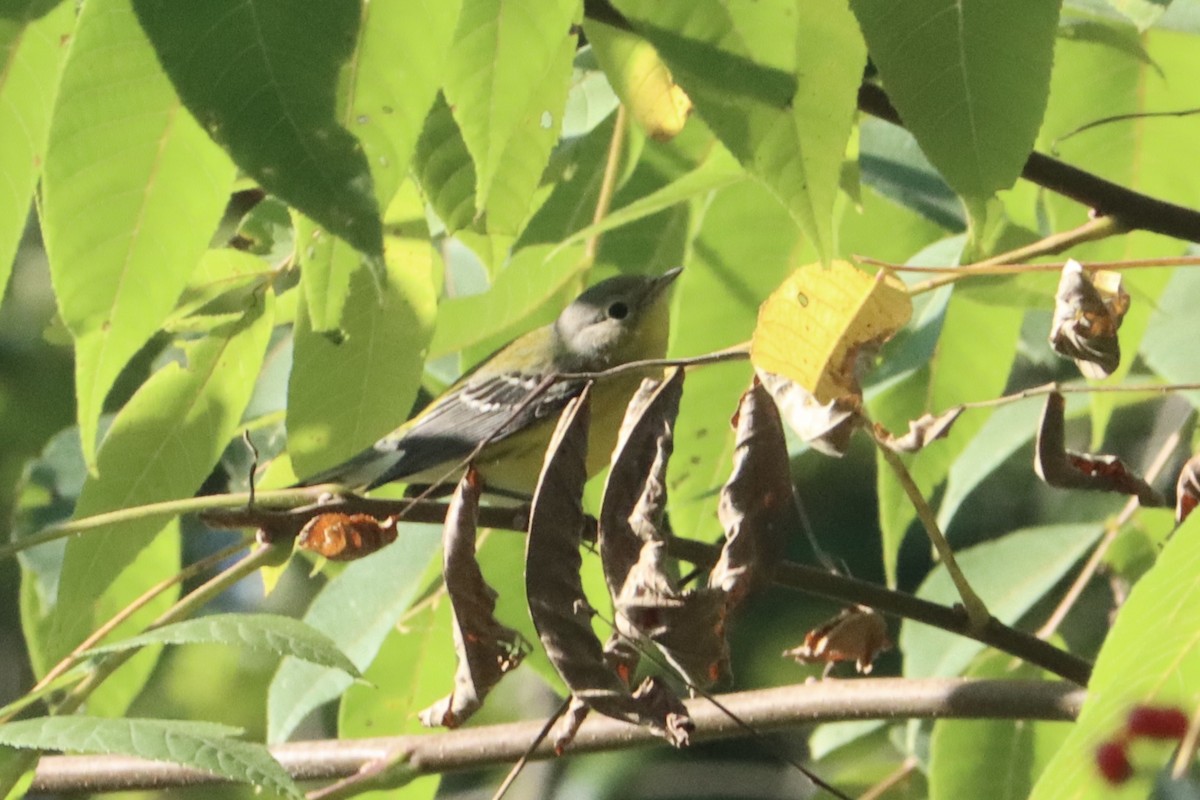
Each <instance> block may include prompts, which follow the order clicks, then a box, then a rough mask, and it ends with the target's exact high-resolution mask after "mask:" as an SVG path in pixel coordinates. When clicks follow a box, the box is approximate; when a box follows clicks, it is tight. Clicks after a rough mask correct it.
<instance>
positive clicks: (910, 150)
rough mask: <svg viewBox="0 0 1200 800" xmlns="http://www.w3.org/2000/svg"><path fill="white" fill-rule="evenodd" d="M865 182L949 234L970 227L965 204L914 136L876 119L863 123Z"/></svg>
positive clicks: (861, 152)
mask: <svg viewBox="0 0 1200 800" xmlns="http://www.w3.org/2000/svg"><path fill="white" fill-rule="evenodd" d="M859 130H860V131H861V132H862V140H861V144H860V147H859V152H858V163H859V166H860V168H861V169H862V181H863V183H865V184H867V185H868V186H871V187H873V188H874V189H875V190H876V191H878V192H879V193H880V194H882V195H884V196H885V197H890V198H892V199H893V200H895V201H896V202H897V203H900V204H901V205H903V206H905V207H907V208H911V209H912V210H913V211H916V212H917V213H918V214H921V215H922V216H924V217H925V218H927V219H929V220H932V221H933V222H936V223H937V224H938V225H941V226H942V227H943V228H945V229H946V230H948V231H955V232H957V231H961V230H964V229H965V228H966V226H967V221H966V218H965V217H964V216H963V214H964V212H963V207H962V201H960V200H959V199H958V196H957V195H956V194H954V190H953V189H951V188H950V187H949V186H947V185H946V181H945V180H943V179H942V176H941V175H939V174H938V172H937V170H935V169H934V168H933V165H932V164H930V163H929V159H927V158H926V157H925V154H924V153H922V152H921V148H920V147H919V146H918V145H917V140H916V139H914V138H913V135H912V134H911V133H909V132H908V131H906V130H904V128H901V127H900V126H898V125H892V124H891V123H890V122H884V121H883V120H881V119H876V118H875V117H865V118H864V119H863V120H862V121H861V122H860V123H859Z"/></svg>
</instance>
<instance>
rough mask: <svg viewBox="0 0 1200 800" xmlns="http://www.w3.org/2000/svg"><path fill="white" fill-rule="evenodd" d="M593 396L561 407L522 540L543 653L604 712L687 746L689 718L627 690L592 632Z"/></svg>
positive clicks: (584, 698)
mask: <svg viewBox="0 0 1200 800" xmlns="http://www.w3.org/2000/svg"><path fill="white" fill-rule="evenodd" d="M589 398H590V389H585V390H584V392H583V393H582V394H580V396H579V397H578V398H576V399H574V400H572V401H570V402H569V403H568V404H567V406H566V408H565V409H564V410H563V412H562V415H561V416H560V418H559V421H558V426H557V428H556V429H555V431H554V436H553V437H552V438H551V441H550V447H549V449H548V450H547V452H546V458H545V461H544V462H543V464H542V473H541V476H540V477H539V479H538V486H537V490H536V491H535V492H534V496H533V506H532V508H531V509H530V519H529V535H528V536H527V538H526V544H525V589H526V595H527V597H528V600H529V614H530V617H531V618H532V619H533V625H534V627H535V628H536V629H537V632H538V638H539V639H541V642H542V645H543V647H545V648H546V655H547V656H549V658H550V662H551V663H552V664H553V665H554V668H555V670H557V671H558V674H559V675H560V676H561V677H562V679H563V682H564V683H566V685H567V688H569V689H570V690H571V693H572V695H574V696H575V697H576V698H578V699H579V700H582V701H583V702H584V703H586V704H587V705H588V706H590V707H591V708H592V709H594V710H596V711H599V712H600V713H602V714H604V715H606V716H609V717H613V718H615V719H623V720H625V721H627V722H631V723H634V724H638V725H644V726H646V727H647V728H649V729H650V730H651V731H653V732H654V733H656V734H658V735H659V736H662V737H663V738H665V739H667V741H669V742H671V743H672V744H674V745H676V746H682V745H684V744H686V743H687V737H686V734H685V731H686V729H687V727H688V726H689V725H690V720H689V719H687V718H686V715H685V716H684V717H683V719H682V720H681V719H679V718H677V717H676V716H673V715H674V714H675V713H676V712H675V711H672V710H670V709H667V708H665V707H664V706H662V705H661V704H656V703H652V702H651V701H650V700H649V699H647V698H645V697H641V698H639V697H638V696H636V695H630V694H629V689H628V687H627V686H626V685H625V683H624V682H623V681H622V680H621V679H620V677H618V675H617V673H616V672H615V671H614V670H613V668H612V667H611V666H609V664H608V663H607V662H606V661H605V658H604V651H603V649H602V648H601V645H600V640H599V639H597V638H596V634H595V633H593V632H592V626H591V609H590V607H589V606H588V603H587V599H586V597H585V596H584V593H583V585H582V583H581V582H580V578H579V568H580V566H581V563H582V560H581V558H580V555H579V543H580V534H581V531H582V529H583V526H584V516H583V508H582V505H581V498H582V495H583V485H584V483H585V481H586V480H587V469H586V461H587V432H588V416H589V414H588V404H589Z"/></svg>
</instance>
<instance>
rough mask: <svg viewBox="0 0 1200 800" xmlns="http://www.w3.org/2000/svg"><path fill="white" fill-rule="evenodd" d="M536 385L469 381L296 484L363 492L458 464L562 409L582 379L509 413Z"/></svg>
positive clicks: (530, 378)
mask: <svg viewBox="0 0 1200 800" xmlns="http://www.w3.org/2000/svg"><path fill="white" fill-rule="evenodd" d="M540 382H541V377H540V376H536V375H528V374H523V373H519V372H505V373H501V374H498V375H491V376H489V377H487V378H478V379H475V380H470V379H469V380H467V381H466V382H465V383H463V384H462V385H461V386H460V387H459V388H458V389H456V390H453V391H451V392H449V393H447V394H446V395H443V396H442V397H441V398H439V399H438V400H436V401H435V405H434V407H433V408H431V409H429V410H428V411H427V412H425V414H424V416H422V417H421V419H420V421H419V422H417V423H416V424H415V425H413V426H412V427H410V428H407V429H405V430H404V431H402V432H401V433H400V435H395V436H385V437H384V438H382V439H380V440H379V441H378V442H376V443H375V444H374V445H372V446H371V447H369V448H367V449H366V450H363V451H362V452H361V453H359V454H357V455H355V456H353V457H352V458H350V459H349V460H347V461H345V462H343V463H342V464H339V465H338V466H336V467H333V468H331V469H328V470H326V471H324V472H322V473H320V474H319V475H315V476H313V477H312V478H309V479H307V480H306V481H304V482H303V483H301V484H299V485H301V486H313V485H316V484H319V483H342V484H345V485H347V486H352V487H355V488H361V489H362V490H364V491H366V490H370V489H374V488H375V487H377V486H382V485H383V484H385V483H390V482H392V481H397V480H402V479H404V478H406V477H409V476H411V475H416V474H419V473H421V472H424V471H425V470H428V469H432V468H434V467H437V466H438V465H441V464H447V465H448V464H451V463H453V462H456V461H461V460H462V459H464V458H466V457H467V456H469V455H470V454H471V453H472V451H474V450H475V448H476V446H477V445H478V444H479V442H481V441H483V440H484V439H487V438H490V440H491V441H493V442H497V441H502V440H503V439H506V438H508V437H509V436H511V435H513V434H514V433H516V432H517V431H520V430H522V429H524V428H525V427H527V426H529V425H531V424H533V423H535V422H538V421H540V420H542V419H545V418H546V417H549V416H551V415H553V414H555V413H556V412H558V411H561V410H562V408H563V406H565V405H566V403H567V401H568V400H570V399H571V398H572V397H575V396H576V395H578V394H579V393H580V392H581V391H583V386H584V382H583V381H559V382H557V383H554V384H551V385H550V387H549V388H547V389H546V390H545V391H544V392H543V393H542V394H541V395H540V396H539V397H538V398H537V399H536V400H533V401H531V402H529V403H528V404H527V405H526V406H525V407H524V408H522V409H521V410H520V411H519V412H517V413H516V414H515V415H514V413H513V412H514V410H515V409H517V408H518V407H519V406H520V405H521V404H522V403H523V402H525V399H526V398H527V397H528V396H529V393H530V392H532V391H534V390H535V389H536V388H537V387H538V385H539V383H540Z"/></svg>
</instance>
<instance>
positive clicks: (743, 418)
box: [708, 379, 800, 605]
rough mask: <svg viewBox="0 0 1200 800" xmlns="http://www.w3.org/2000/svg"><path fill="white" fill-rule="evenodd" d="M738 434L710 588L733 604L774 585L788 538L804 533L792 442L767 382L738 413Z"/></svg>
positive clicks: (745, 398)
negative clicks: (786, 436)
mask: <svg viewBox="0 0 1200 800" xmlns="http://www.w3.org/2000/svg"><path fill="white" fill-rule="evenodd" d="M732 421H733V425H734V428H735V430H736V431H737V436H736V450H735V451H734V454H733V473H732V474H731V475H730V476H729V480H728V481H727V482H726V483H725V486H724V487H723V488H722V489H721V501H720V505H719V506H718V507H717V516H718V517H719V518H720V520H721V525H722V526H723V527H724V528H725V546H724V547H723V548H722V550H721V557H720V559H719V560H718V561H717V564H716V566H714V567H713V569H712V572H711V573H710V574H709V578H708V585H709V586H711V587H715V588H720V589H722V590H724V591H725V592H726V593H727V594H728V595H729V601H730V604H731V605H736V604H737V603H739V602H741V600H742V598H744V597H745V596H746V595H747V594H749V593H750V592H751V591H753V590H754V589H756V588H758V587H759V586H764V585H766V584H768V583H770V581H771V574H772V572H773V570H774V567H775V565H777V564H778V563H779V562H780V561H781V560H782V559H783V556H784V552H785V550H786V548H787V537H788V536H789V535H790V534H791V533H792V532H794V531H798V530H800V509H799V506H798V505H797V504H796V496H795V494H794V491H793V489H792V475H791V468H790V463H789V460H788V452H787V442H786V441H785V439H784V435H783V422H782V421H781V420H780V418H779V410H778V409H777V408H776V407H775V403H774V402H772V400H771V396H770V395H769V394H767V390H766V389H764V388H763V386H762V384H760V383H759V382H758V380H757V379H755V381H754V383H753V384H752V385H751V386H750V388H749V389H748V390H747V391H746V393H745V394H743V395H742V399H741V402H740V403H739V404H738V411H737V414H736V415H734V418H733V420H732Z"/></svg>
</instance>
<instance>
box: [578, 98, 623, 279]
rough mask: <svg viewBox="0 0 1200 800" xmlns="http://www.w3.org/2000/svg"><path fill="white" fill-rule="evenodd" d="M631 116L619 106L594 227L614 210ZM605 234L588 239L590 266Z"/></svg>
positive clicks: (586, 249) (586, 257)
mask: <svg viewBox="0 0 1200 800" xmlns="http://www.w3.org/2000/svg"><path fill="white" fill-rule="evenodd" d="M628 119H629V115H628V112H627V111H626V110H625V106H624V105H623V104H618V105H617V114H616V118H615V119H614V120H613V132H612V138H611V139H609V140H608V155H607V156H606V158H605V161H604V175H603V177H601V179H600V192H599V194H598V195H597V196H596V211H595V213H594V214H592V225H593V226H595V225H599V224H600V222H601V221H603V219H604V218H605V217H606V216H608V210H609V209H610V208H612V199H613V193H614V192H615V191H616V187H617V173H618V172H619V171H620V167H621V153H622V151H623V150H624V148H625V131H626V129H627V128H628V127H629V125H628ZM602 235H603V234H602V233H601V232H600V231H596V233H594V234H592V235H591V236H589V237H588V239H587V242H586V243H585V244H584V246H583V254H584V259H585V260H586V261H587V263H588V264H591V263H593V262H594V261H595V260H596V253H597V252H599V250H600V237H601V236H602Z"/></svg>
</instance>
